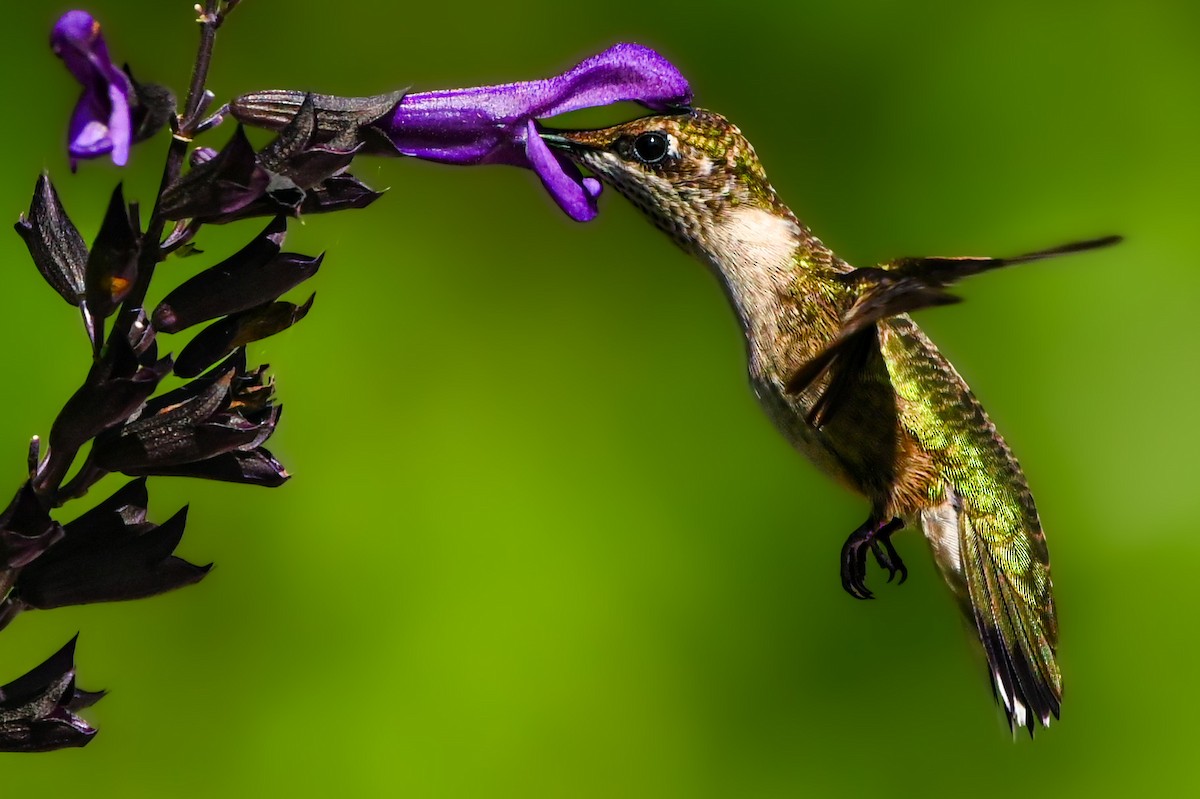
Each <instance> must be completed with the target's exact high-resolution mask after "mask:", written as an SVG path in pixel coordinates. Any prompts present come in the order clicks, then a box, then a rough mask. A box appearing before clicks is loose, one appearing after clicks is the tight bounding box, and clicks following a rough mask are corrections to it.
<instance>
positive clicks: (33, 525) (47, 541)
mask: <svg viewBox="0 0 1200 799" xmlns="http://www.w3.org/2000/svg"><path fill="white" fill-rule="evenodd" d="M62 536H63V529H62V527H61V526H60V525H59V524H58V522H56V521H54V520H53V519H51V518H50V513H49V511H48V510H47V508H46V505H45V504H44V503H43V502H42V501H41V499H40V498H39V497H38V495H37V493H36V492H35V491H34V490H33V484H32V481H30V480H26V481H25V483H24V484H23V485H22V486H21V488H20V489H19V490H18V491H17V495H16V496H15V497H13V500H12V502H10V503H9V504H8V507H7V508H5V509H4V512H3V513H0V594H2V593H4V592H5V591H7V589H8V587H9V586H10V585H11V584H12V580H13V579H14V577H15V571H16V570H18V569H21V568H23V567H25V566H27V565H29V564H30V563H32V562H33V561H35V560H36V559H37V558H39V557H40V556H41V555H42V553H43V552H45V551H46V550H47V549H48V548H49V547H50V546H52V545H53V544H54V543H55V542H56V541H58V540H59V539H61V538H62Z"/></svg>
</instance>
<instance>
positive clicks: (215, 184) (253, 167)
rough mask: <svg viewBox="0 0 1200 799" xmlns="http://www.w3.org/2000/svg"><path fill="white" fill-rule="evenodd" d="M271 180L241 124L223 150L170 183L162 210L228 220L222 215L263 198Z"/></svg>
mask: <svg viewBox="0 0 1200 799" xmlns="http://www.w3.org/2000/svg"><path fill="white" fill-rule="evenodd" d="M270 182H271V176H270V174H269V173H268V172H267V170H265V169H263V168H262V167H261V166H259V164H258V160H257V159H256V157H255V154H254V148H253V147H252V146H251V145H250V140H249V139H247V138H246V132H245V130H244V129H243V128H242V127H241V126H240V125H239V126H238V128H237V130H236V131H234V134H233V138H231V139H230V140H229V143H228V144H226V145H225V148H224V149H223V150H221V152H220V153H218V154H217V155H216V156H215V157H213V158H211V159H208V160H205V161H203V162H202V163H200V164H197V165H196V166H194V167H193V168H192V170H191V171H190V172H188V173H187V174H186V175H184V176H183V177H181V178H180V179H179V180H178V181H176V182H175V183H173V184H172V185H170V186H168V187H167V189H166V190H165V191H164V192H163V195H162V212H163V215H164V216H165V217H166V218H167V219H172V220H175V219H202V220H205V221H209V220H218V219H219V220H221V221H227V220H225V219H223V218H224V217H231V215H234V214H236V213H237V212H238V211H240V210H242V209H243V208H245V207H246V206H248V205H250V204H251V203H253V202H254V201H255V200H258V199H259V198H261V197H262V196H263V195H264V194H265V193H266V191H267V186H268V184H269V183H270ZM236 218H241V217H236Z"/></svg>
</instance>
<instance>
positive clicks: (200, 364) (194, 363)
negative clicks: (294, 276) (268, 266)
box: [175, 294, 317, 377]
mask: <svg viewBox="0 0 1200 799" xmlns="http://www.w3.org/2000/svg"><path fill="white" fill-rule="evenodd" d="M316 296H317V295H315V294H313V295H312V296H310V297H309V298H308V301H307V302H306V303H304V304H303V305H295V304H293V303H290V302H273V303H269V304H267V305H260V306H259V307H257V308H250V309H249V310H246V311H240V312H238V313H235V314H230V315H229V316H227V317H225V318H224V319H221V320H219V321H217V322H214V323H213V324H211V325H209V326H208V327H206V328H204V329H203V330H201V331H200V332H199V333H197V334H196V336H195V338H193V339H192V340H191V341H189V342H188V344H187V346H186V347H184V348H183V352H181V353H179V357H178V358H176V359H175V374H177V375H179V376H180V377H195V376H196V375H198V374H200V373H201V372H203V371H204V370H205V369H207V368H208V367H210V366H212V365H213V364H214V363H216V362H217V361H219V360H221V359H222V358H224V357H225V356H226V355H228V354H229V353H231V352H233V351H234V350H236V349H237V348H239V347H243V346H245V345H247V344H249V343H251V342H253V341H261V340H262V339H264V338H267V337H268V336H273V335H275V334H276V333H279V332H281V331H284V330H287V329H288V328H289V327H291V326H292V325H294V324H296V323H297V322H299V321H300V320H301V319H303V318H304V317H305V315H307V314H308V309H309V308H311V307H312V303H313V299H314V298H315V297H316Z"/></svg>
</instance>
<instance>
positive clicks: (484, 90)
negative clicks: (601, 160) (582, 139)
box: [376, 44, 692, 222]
mask: <svg viewBox="0 0 1200 799" xmlns="http://www.w3.org/2000/svg"><path fill="white" fill-rule="evenodd" d="M691 97H692V95H691V89H690V88H689V87H688V83H687V80H686V79H685V78H684V77H683V75H682V74H680V72H679V70H677V69H676V68H675V67H674V65H672V64H671V62H669V61H667V59H665V58H663V57H662V56H661V55H659V54H658V53H657V52H655V51H654V50H651V49H650V48H648V47H643V46H642V45H638V44H617V45H613V46H612V47H610V48H608V49H607V50H605V51H604V52H602V53H599V54H597V55H594V56H592V57H591V58H588V59H586V60H585V61H582V62H580V63H579V64H577V65H576V66H574V67H572V68H571V69H569V70H567V71H566V72H564V73H562V74H561V75H558V76H556V77H553V78H548V79H545V80H534V81H526V82H522V83H508V84H504V85H500V86H481V87H476V88H472V89H451V90H446V91H432V92H421V93H417V94H408V95H405V97H404V99H403V100H401V101H400V104H399V105H398V106H397V107H396V110H395V112H394V113H393V114H392V116H391V119H390V120H380V122H379V123H376V124H377V125H379V127H380V128H381V129H382V130H383V131H384V132H385V133H386V134H387V136H388V138H389V139H391V141H392V143H393V144H394V145H395V146H396V149H397V150H398V151H399V152H401V153H403V154H404V155H410V156H415V157H417V158H424V159H428V160H431V161H441V162H444V163H451V164H512V165H515V166H526V167H529V168H531V169H533V171H534V172H536V173H537V176H538V177H539V178H541V181H542V184H543V185H544V186H545V187H546V190H547V191H549V192H550V194H551V196H552V197H554V199H555V201H557V202H558V204H559V205H560V206H562V209H563V210H564V211H566V212H567V214H568V215H570V217H571V218H572V219H575V220H577V221H580V222H586V221H588V220H589V219H591V218H592V217H594V216H595V215H596V197H597V196H598V195H599V194H600V182H599V181H598V180H596V179H595V178H585V177H583V176H582V174H580V172H579V169H578V168H577V167H576V166H575V165H574V164H573V163H571V162H570V161H569V160H567V158H566V156H564V155H562V154H560V153H556V152H553V151H552V150H551V149H550V148H549V147H548V146H547V145H546V144H545V142H543V141H542V140H541V138H540V137H539V136H538V130H537V123H536V122H535V120H536V119H541V118H546V117H553V116H557V115H559V114H565V113H568V112H570V111H578V110H579V109H582V108H592V107H594V106H602V105H611V104H613V103H619V102H624V101H629V100H632V101H634V102H638V103H641V104H642V105H644V106H646V107H648V108H650V109H652V110H655V111H663V110H667V109H670V108H676V107H680V106H686V105H687V104H688V103H690V102H691Z"/></svg>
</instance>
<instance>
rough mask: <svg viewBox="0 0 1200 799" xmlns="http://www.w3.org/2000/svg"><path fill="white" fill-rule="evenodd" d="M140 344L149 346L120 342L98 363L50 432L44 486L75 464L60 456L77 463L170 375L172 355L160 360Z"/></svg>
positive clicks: (148, 348) (42, 475) (150, 350)
mask: <svg viewBox="0 0 1200 799" xmlns="http://www.w3.org/2000/svg"><path fill="white" fill-rule="evenodd" d="M134 327H135V328H137V327H138V326H137V325H135V326H134ZM141 328H142V329H149V325H147V324H145V323H144V322H143V323H142V325H141ZM136 345H137V346H140V347H142V348H143V351H142V352H141V353H138V352H137V351H135V349H134V346H133V344H131V343H130V342H126V341H123V340H120V339H118V340H116V341H114V342H112V344H111V345H110V347H109V350H108V352H107V353H106V355H105V357H103V358H101V359H100V360H97V361H95V362H93V364H92V368H91V369H90V370H89V371H88V376H87V379H86V380H85V381H84V383H83V385H82V386H80V387H79V389H78V390H77V391H76V392H75V393H74V394H73V395H71V398H70V399H69V400H67V402H66V404H65V405H63V409H62V411H60V412H59V414H58V417H57V418H56V419H55V420H54V425H53V426H52V427H51V428H50V454H49V456H48V457H47V461H46V463H45V464H43V469H42V470H41V472H39V475H38V479H39V484H40V483H41V481H42V480H43V479H44V478H45V473H55V474H58V475H59V476H60V477H61V474H65V473H66V470H67V468H68V467H69V466H70V463H69V462H68V463H59V462H58V460H57V459H58V458H59V457H62V458H67V457H70V458H71V459H73V458H74V454H75V452H76V451H78V450H79V448H80V447H81V446H83V445H84V444H85V443H87V441H88V440H90V439H91V438H93V437H95V436H96V435H99V434H100V433H102V432H103V431H105V430H107V429H108V428H110V427H112V426H114V425H117V424H120V423H121V422H124V421H125V420H126V419H128V418H129V417H130V416H131V415H132V414H133V413H134V412H135V411H136V410H137V409H138V408H139V407H141V405H142V403H144V402H145V401H146V399H147V398H148V397H149V396H150V395H151V394H153V393H154V390H155V389H156V388H157V387H158V384H159V382H160V381H161V380H162V379H163V378H164V377H166V376H167V375H168V374H170V372H171V367H172V362H171V357H170V356H167V357H165V358H163V359H161V360H155V359H154V354H155V353H154V350H155V349H156V348H155V347H153V346H152V345H147V344H146V342H144V341H140V340H139V341H138V342H136Z"/></svg>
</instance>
